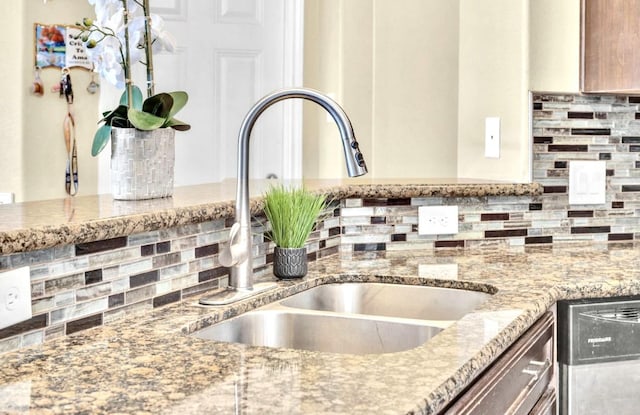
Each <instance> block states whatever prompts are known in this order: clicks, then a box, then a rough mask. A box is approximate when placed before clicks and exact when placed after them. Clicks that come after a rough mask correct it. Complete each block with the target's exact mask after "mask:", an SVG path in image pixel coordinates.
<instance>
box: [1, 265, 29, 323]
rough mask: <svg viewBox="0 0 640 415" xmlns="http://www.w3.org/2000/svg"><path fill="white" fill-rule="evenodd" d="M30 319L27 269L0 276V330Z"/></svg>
mask: <svg viewBox="0 0 640 415" xmlns="http://www.w3.org/2000/svg"><path fill="white" fill-rule="evenodd" d="M30 318H31V275H30V273H29V267H22V268H17V269H14V270H11V271H7V272H3V273H1V274H0V329H3V328H5V327H9V326H12V325H14V324H16V323H20V322H21V321H24V320H29V319H30Z"/></svg>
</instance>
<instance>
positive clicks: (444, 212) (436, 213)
mask: <svg viewBox="0 0 640 415" xmlns="http://www.w3.org/2000/svg"><path fill="white" fill-rule="evenodd" d="M456 233H458V206H419V207H418V234H419V235H454V234H456Z"/></svg>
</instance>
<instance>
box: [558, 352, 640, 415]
mask: <svg viewBox="0 0 640 415" xmlns="http://www.w3.org/2000/svg"><path fill="white" fill-rule="evenodd" d="M560 389H561V391H562V392H561V395H563V399H561V403H560V415H603V414H613V415H637V414H638V413H640V360H631V361H618V362H607V363H594V364H586V365H566V364H561V365H560Z"/></svg>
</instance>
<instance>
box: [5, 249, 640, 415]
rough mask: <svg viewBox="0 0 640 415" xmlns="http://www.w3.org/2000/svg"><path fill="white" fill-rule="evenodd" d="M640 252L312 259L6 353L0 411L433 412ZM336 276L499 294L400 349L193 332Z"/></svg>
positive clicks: (628, 274) (634, 277)
mask: <svg viewBox="0 0 640 415" xmlns="http://www.w3.org/2000/svg"><path fill="white" fill-rule="evenodd" d="M639 263H640V250H639V249H638V246H637V245H636V244H634V243H626V244H610V245H601V246H600V245H584V246H576V245H571V246H565V247H560V246H554V247H545V248H541V247H537V248H522V247H520V248H510V249H494V250H451V251H445V252H437V253H435V254H427V253H423V252H420V251H405V252H376V253H343V254H340V255H334V256H331V257H327V258H324V259H322V260H319V261H317V262H316V263H313V264H310V265H309V274H308V276H307V277H305V278H304V279H302V280H298V281H294V282H280V287H279V288H278V289H276V290H275V291H271V292H268V293H265V294H263V295H261V296H259V297H257V298H256V299H255V300H247V301H244V302H242V303H240V304H237V305H234V306H229V307H223V308H206V307H202V306H199V305H197V300H198V299H197V298H190V299H187V300H184V301H183V302H181V303H176V304H173V305H168V306H165V307H162V308H159V309H157V310H156V311H154V312H152V313H149V314H144V315H141V316H138V317H135V318H130V319H128V320H121V321H119V322H117V323H114V324H112V325H107V326H103V327H99V328H94V329H90V330H87V331H84V332H80V333H77V334H74V335H71V336H68V337H66V338H61V339H57V340H54V341H52V342H48V343H45V344H44V345H40V346H33V347H31V348H26V349H23V350H21V351H18V352H12V353H8V354H4V355H0V412H1V413H31V414H50V413H51V414H55V413H65V414H86V413H91V414H102V413H105V414H106V413H109V414H123V413H128V414H180V415H182V414H191V413H222V414H227V413H228V414H231V413H242V414H281V413H287V414H299V413H313V414H364V413H376V414H402V413H419V414H433V413H437V411H439V410H440V409H442V408H443V407H444V405H445V404H446V403H447V402H448V401H450V400H451V399H453V398H454V397H455V396H456V395H457V394H458V393H459V392H460V391H462V390H463V389H464V388H465V386H466V385H468V384H469V383H470V382H471V381H472V380H473V379H474V378H475V377H476V376H478V375H479V374H480V373H481V372H482V370H483V369H484V368H485V367H487V365H488V364H489V363H490V362H491V361H493V360H494V359H495V358H496V357H497V356H499V355H500V354H501V353H502V352H503V351H504V350H505V349H506V348H507V347H508V346H509V345H510V344H511V343H512V342H513V341H514V340H515V339H517V338H518V337H519V336H520V335H521V334H522V333H524V331H525V330H526V329H527V328H528V327H529V326H530V325H531V324H532V323H534V322H535V321H536V320H537V319H538V318H539V317H540V316H541V315H542V314H543V313H544V312H545V310H547V309H548V308H549V307H550V306H552V305H553V304H554V303H555V301H556V300H558V299H563V298H579V297H600V296H616V295H629V294H638V293H640V267H639V266H638V265H639ZM264 278H266V279H269V278H273V277H270V276H269V275H267V276H265V277H264ZM333 281H383V282H389V283H406V284H414V285H415V284H426V285H437V286H445V287H456V288H467V289H474V290H484V291H488V292H494V294H493V295H492V297H491V298H490V299H489V300H488V301H486V302H485V303H483V304H482V305H481V306H480V307H479V308H478V309H476V310H475V311H474V312H472V313H470V314H468V315H466V316H465V317H463V318H462V319H461V320H459V321H458V322H456V323H454V324H453V325H452V326H450V327H449V328H447V329H445V330H444V331H442V332H441V333H439V334H437V335H436V336H435V337H433V338H432V339H431V340H429V341H428V342H426V343H425V344H424V345H422V346H419V347H417V348H414V349H411V350H407V351H404V352H399V353H388V354H377V355H347V354H333V353H319V352H310V351H300V350H290V349H271V348H263V347H249V346H244V345H239V344H227V343H218V342H212V341H206V340H201V339H198V338H194V337H188V336H187V335H186V333H188V332H192V331H194V330H196V329H197V328H201V327H205V326H207V325H210V324H211V323H212V322H214V321H218V320H221V319H224V318H228V317H231V316H233V315H235V314H238V313H241V312H244V311H247V310H249V309H251V308H254V307H256V306H258V305H261V304H265V303H268V302H271V301H274V300H276V299H279V298H281V297H283V296H287V295H290V294H292V293H294V292H297V291H300V290H303V289H305V288H308V287H310V286H314V285H318V284H323V283H328V282H333ZM336 335H340V333H337V334H336Z"/></svg>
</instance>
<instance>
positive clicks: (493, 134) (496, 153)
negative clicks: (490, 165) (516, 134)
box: [484, 117, 500, 159]
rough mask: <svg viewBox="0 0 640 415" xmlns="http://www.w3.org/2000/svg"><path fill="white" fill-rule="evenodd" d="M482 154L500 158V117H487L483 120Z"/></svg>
mask: <svg viewBox="0 0 640 415" xmlns="http://www.w3.org/2000/svg"><path fill="white" fill-rule="evenodd" d="M484 156H485V157H488V158H496V159H497V158H500V117H487V118H486V119H485V121H484Z"/></svg>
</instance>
